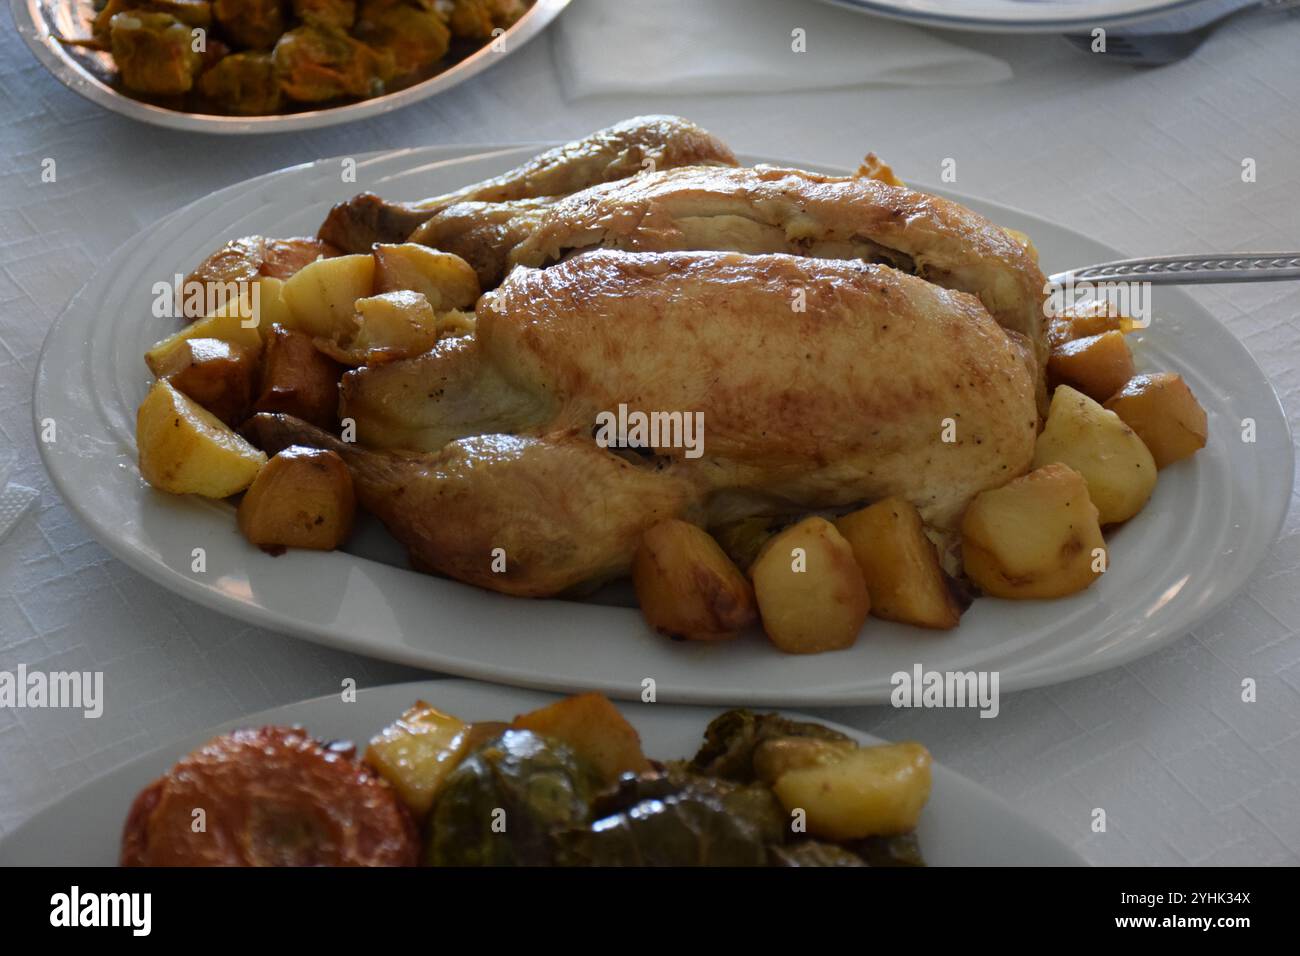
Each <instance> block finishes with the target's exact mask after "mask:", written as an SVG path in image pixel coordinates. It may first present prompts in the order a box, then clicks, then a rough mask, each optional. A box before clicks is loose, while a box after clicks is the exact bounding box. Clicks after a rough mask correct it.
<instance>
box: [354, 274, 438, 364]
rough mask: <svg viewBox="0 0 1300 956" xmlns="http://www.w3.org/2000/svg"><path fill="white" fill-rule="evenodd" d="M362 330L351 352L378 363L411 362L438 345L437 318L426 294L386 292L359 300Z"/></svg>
mask: <svg viewBox="0 0 1300 956" xmlns="http://www.w3.org/2000/svg"><path fill="white" fill-rule="evenodd" d="M357 321H358V322H359V323H360V328H359V330H358V331H357V334H356V337H355V338H354V339H353V340H352V344H351V349H352V351H354V352H360V353H363V354H364V355H365V356H366V364H373V363H374V362H375V361H376V359H378V358H380V357H381V356H382V358H383V359H384V360H391V359H400V358H410V357H411V356H414V355H422V354H424V353H425V352H427V351H429V349H431V348H433V347H434V346H435V345H437V344H438V316H437V315H436V314H435V313H434V311H433V306H432V305H430V304H429V300H428V299H426V298H425V296H424V293H423V292H409V291H408V292H383V293H380V294H379V295H372V296H367V297H366V298H364V299H357Z"/></svg>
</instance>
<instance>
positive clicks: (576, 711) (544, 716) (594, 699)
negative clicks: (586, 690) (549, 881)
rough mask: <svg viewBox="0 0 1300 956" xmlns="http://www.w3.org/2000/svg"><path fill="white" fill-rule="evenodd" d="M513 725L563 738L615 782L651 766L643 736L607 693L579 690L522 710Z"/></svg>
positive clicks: (518, 728)
mask: <svg viewBox="0 0 1300 956" xmlns="http://www.w3.org/2000/svg"><path fill="white" fill-rule="evenodd" d="M510 726H511V727H512V728H513V729H515V730H531V731H532V732H533V733H535V734H542V735H543V736H546V737H554V738H555V739H556V740H562V741H564V743H566V744H568V745H569V746H570V747H572V748H573V749H574V751H576V752H577V754H578V756H579V757H582V758H583V759H584V760H586V761H587V762H588V763H589V764H591V765H592V767H594V768H595V769H596V770H597V771H598V772H599V773H600V775H601V777H602V778H603V779H604V780H605V781H606V782H607V783H613V782H614V781H615V780H617V779H618V778H619V777H620V776H622V775H623V774H625V773H638V774H639V773H646V772H647V771H649V770H651V769H652V768H651V764H650V761H649V760H647V759H646V755H645V754H644V753H642V751H641V737H640V735H638V734H637V732H636V728H634V727H633V726H632V725H631V724H629V723H628V722H627V719H626V718H625V717H624V716H623V715H622V714H620V713H619V712H618V708H617V707H615V706H614V705H613V704H612V703H610V701H609V698H608V697H606V696H605V695H604V694H578V695H576V696H573V697H566V698H564V699H563V700H557V701H556V702H555V703H553V704H548V705H547V706H545V707H541V708H539V709H537V710H534V711H530V712H529V713H527V714H521V715H520V716H518V717H516V718H515V719H514V723H512V724H511V725H510Z"/></svg>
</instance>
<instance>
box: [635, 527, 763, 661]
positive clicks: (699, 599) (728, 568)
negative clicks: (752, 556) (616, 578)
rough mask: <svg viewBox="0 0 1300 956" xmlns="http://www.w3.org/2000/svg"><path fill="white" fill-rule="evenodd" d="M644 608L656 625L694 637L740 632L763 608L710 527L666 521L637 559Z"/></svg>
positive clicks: (715, 637)
mask: <svg viewBox="0 0 1300 956" xmlns="http://www.w3.org/2000/svg"><path fill="white" fill-rule="evenodd" d="M632 584H633V586H634V587H635V588H636V596H637V601H638V602H639V603H640V605H641V613H642V614H644V615H645V619H646V621H647V622H649V624H650V626H651V627H653V628H654V629H655V630H657V631H660V632H662V633H664V634H669V635H672V636H674V637H682V638H685V639H686V640H690V641H717V640H724V639H726V638H730V637H735V636H736V635H737V634H738V633H740V631H741V629H742V628H745V627H747V626H748V625H750V624H751V623H753V622H754V621H755V620H756V619H757V617H758V613H757V610H756V609H755V606H754V591H753V588H751V587H750V585H749V582H748V581H746V580H745V576H744V575H743V574H741V573H740V569H739V568H737V567H736V566H735V565H734V564H732V563H731V559H730V558H728V557H727V556H726V554H724V553H723V551H722V548H720V547H719V546H718V543H717V542H716V541H714V540H713V538H712V537H711V536H710V535H709V533H708V532H707V531H704V530H702V529H700V528H697V527H696V526H695V525H693V524H688V523H687V522H685V521H678V520H676V519H670V520H668V521H661V522H659V524H657V525H655V526H654V527H652V528H650V529H649V530H647V531H646V532H645V534H644V535H642V537H641V543H640V546H639V547H638V548H637V550H636V556H635V558H634V559H633V561H632Z"/></svg>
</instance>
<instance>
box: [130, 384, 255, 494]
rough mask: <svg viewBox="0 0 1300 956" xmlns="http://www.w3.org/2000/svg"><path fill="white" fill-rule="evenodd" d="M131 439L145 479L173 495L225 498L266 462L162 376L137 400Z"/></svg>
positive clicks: (249, 446) (237, 489) (245, 483)
mask: <svg viewBox="0 0 1300 956" xmlns="http://www.w3.org/2000/svg"><path fill="white" fill-rule="evenodd" d="M135 440H136V445H137V446H139V452H140V474H141V475H143V476H144V480H145V481H147V482H149V484H151V485H153V486H154V487H155V488H158V489H161V490H162V491H170V492H172V493H173V494H177V495H183V494H196V495H203V496H204V497H205V498H227V497H229V496H230V495H233V494H235V493H236V492H240V491H243V490H244V489H245V488H247V487H248V486H249V484H251V483H252V481H253V479H254V478H255V477H256V476H257V474H258V472H259V471H260V470H261V468H262V466H263V465H264V464H266V455H264V454H263V453H262V452H260V451H258V450H257V449H256V448H254V447H253V446H252V445H250V444H249V443H248V442H246V441H244V439H242V438H240V437H239V436H238V435H236V434H235V433H234V432H233V431H231V430H230V428H229V427H227V426H226V424H225V423H224V422H223V421H221V419H219V418H217V417H216V416H215V415H213V414H212V413H211V412H209V411H208V410H207V409H205V408H204V407H203V406H201V405H199V404H198V403H197V402H195V401H194V400H193V399H191V398H189V397H187V396H186V395H184V394H183V393H181V392H180V391H179V390H178V389H177V388H176V387H175V386H174V385H172V384H171V382H168V381H165V380H163V381H157V382H154V383H153V388H151V389H149V394H148V395H146V396H145V399H144V401H143V402H141V403H140V410H139V412H137V413H136V424H135Z"/></svg>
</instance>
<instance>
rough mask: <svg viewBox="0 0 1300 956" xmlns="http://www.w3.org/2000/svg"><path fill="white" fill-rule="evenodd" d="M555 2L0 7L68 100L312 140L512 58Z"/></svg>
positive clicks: (312, 0)
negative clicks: (72, 96) (71, 94)
mask: <svg viewBox="0 0 1300 956" xmlns="http://www.w3.org/2000/svg"><path fill="white" fill-rule="evenodd" d="M568 2H569V0H428V2H427V3H412V4H406V3H393V2H390V0H296V2H294V3H293V4H292V5H289V4H281V3H279V2H278V0H277V2H267V0H138V2H137V0H10V7H11V9H12V11H13V15H14V23H15V24H16V25H17V27H18V32H19V33H20V34H22V37H23V39H24V40H26V41H27V45H28V46H29V47H30V48H31V50H32V52H33V53H34V54H36V57H37V59H39V60H40V61H41V63H43V64H44V65H45V67H46V68H47V69H48V70H49V71H50V72H51V73H53V74H54V75H55V76H56V77H57V78H58V79H59V81H60V82H62V83H63V84H64V85H65V86H67V87H68V88H69V89H71V90H73V91H75V92H77V93H80V94H81V95H82V96H84V97H86V98H87V99H89V100H91V101H93V102H95V103H98V104H99V105H100V106H104V107H107V108H108V109H110V110H113V111H114V112H116V113H121V114H122V115H124V116H130V117H131V118H133V119H138V120H142V121H143V122H146V123H152V124H154V125H156V126H167V127H170V128H172V129H185V130H197V131H199V132H205V133H268V132H285V131H288V130H301V129H315V128H317V127H321V126H332V125H334V124H335V123H346V122H350V121H352V120H358V119H364V118H366V117H368V116H375V115H378V114H380V113H386V112H388V111H389V110H395V109H399V108H400V107H403V106H407V105H409V104H411V103H414V102H416V101H417V100H422V99H425V98H426V97H429V96H433V95H434V94H436V93H439V92H441V91H443V90H445V89H449V88H450V87H452V86H455V85H456V84H458V83H462V82H464V81H465V80H467V79H469V78H470V77H471V76H473V75H474V74H476V73H478V72H480V71H481V70H484V69H486V68H487V67H489V66H491V65H492V64H493V63H495V62H497V61H498V60H500V59H501V58H503V57H505V56H508V55H509V54H510V53H512V52H514V51H515V50H516V49H518V48H519V47H521V46H523V45H524V44H525V43H527V42H528V41H529V40H531V39H532V38H533V37H535V36H537V34H539V33H541V32H542V30H544V29H545V28H546V26H547V25H548V24H549V23H550V22H551V21H552V20H554V19H555V17H556V16H558V15H559V14H560V12H561V11H562V10H563V9H564V8H565V7H566V6H568Z"/></svg>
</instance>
